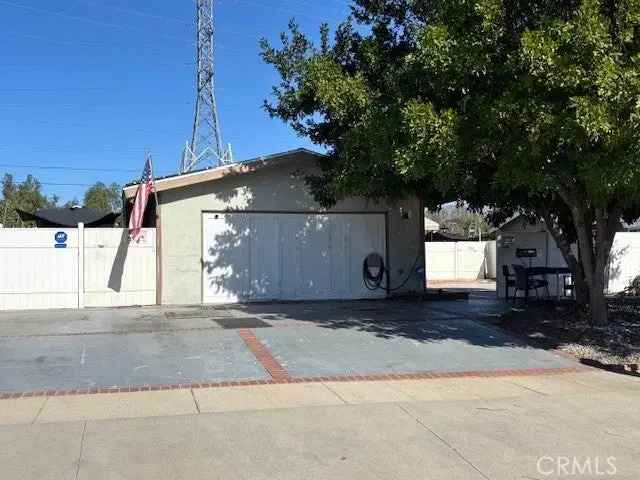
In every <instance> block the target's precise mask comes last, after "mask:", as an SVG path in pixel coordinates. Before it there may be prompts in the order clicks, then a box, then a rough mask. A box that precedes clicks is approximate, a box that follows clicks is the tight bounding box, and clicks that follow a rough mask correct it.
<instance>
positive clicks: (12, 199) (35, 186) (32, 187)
mask: <svg viewBox="0 0 640 480" xmlns="http://www.w3.org/2000/svg"><path fill="white" fill-rule="evenodd" d="M57 202H58V198H57V197H56V196H53V197H51V198H49V197H47V196H46V195H44V194H43V193H42V185H40V182H39V181H38V180H37V179H36V178H35V177H33V176H32V175H27V178H26V180H25V181H24V182H20V183H16V182H14V180H13V176H12V175H9V174H5V175H4V177H3V179H2V200H0V223H1V224H2V225H3V226H4V227H7V228H8V227H21V226H23V223H22V221H21V220H20V217H19V216H18V212H17V211H16V209H19V210H23V211H25V212H30V213H31V212H35V211H36V210H38V209H41V208H48V207H54V206H55V205H56V203H57ZM25 226H31V225H29V224H27V225H25Z"/></svg>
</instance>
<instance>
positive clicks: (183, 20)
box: [76, 0, 193, 27]
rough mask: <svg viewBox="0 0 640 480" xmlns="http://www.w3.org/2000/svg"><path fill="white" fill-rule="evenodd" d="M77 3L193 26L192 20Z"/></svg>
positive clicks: (80, 0) (95, 3)
mask: <svg viewBox="0 0 640 480" xmlns="http://www.w3.org/2000/svg"><path fill="white" fill-rule="evenodd" d="M76 1H79V2H80V3H84V4H85V5H91V6H93V7H98V8H103V9H106V10H112V11H115V12H122V13H130V14H131V15H138V16H140V17H146V18H153V19H155V20H162V21H166V22H175V23H179V24H180V25H186V26H189V27H191V26H193V20H192V19H189V20H187V19H182V18H176V17H167V16H164V15H157V14H155V13H148V12H143V11H141V10H134V9H133V8H123V7H118V6H116V5H107V4H105V3H104V2H94V1H91V0H76Z"/></svg>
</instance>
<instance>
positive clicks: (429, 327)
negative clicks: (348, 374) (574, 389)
mask: <svg viewBox="0 0 640 480" xmlns="http://www.w3.org/2000/svg"><path fill="white" fill-rule="evenodd" d="M494 303H495V305H492V307H493V308H490V309H484V310H482V309H480V310H482V311H481V312H478V310H479V307H478V306H476V305H475V304H474V302H473V301H465V300H458V301H446V302H429V301H423V300H420V299H419V298H415V299H412V300H408V299H396V300H394V299H388V300H359V301H323V302H290V303H287V302H284V303H283V302H278V303H247V304H240V305H233V306H226V307H209V308H212V309H213V310H216V309H233V310H235V311H236V314H237V315H242V316H247V317H249V316H250V317H256V318H260V319H262V320H265V321H267V322H268V323H270V324H271V325H273V326H274V327H276V328H278V327H283V328H284V327H296V326H309V325H312V326H316V327H320V328H325V329H331V330H353V331H357V332H363V333H369V334H373V335H375V336H376V337H378V338H383V339H394V338H406V339H410V340H413V341H416V342H419V343H425V344H426V343H434V342H444V341H448V340H453V341H461V342H465V343H467V344H470V345H477V346H483V347H521V348H522V347H527V346H528V345H527V343H526V342H524V341H523V340H522V339H519V338H517V337H514V336H512V335H509V334H507V333H506V332H504V331H501V330H500V329H498V328H496V327H495V326H492V325H490V324H488V323H486V322H482V321H477V320H480V319H481V318H483V316H485V315H498V312H499V311H500V310H501V309H502V310H504V308H505V305H504V304H502V303H500V302H494ZM213 316H215V313H213Z"/></svg>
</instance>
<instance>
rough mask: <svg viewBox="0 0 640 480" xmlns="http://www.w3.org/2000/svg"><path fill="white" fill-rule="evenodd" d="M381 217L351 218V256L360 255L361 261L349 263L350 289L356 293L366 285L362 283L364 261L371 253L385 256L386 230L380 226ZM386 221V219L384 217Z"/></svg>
mask: <svg viewBox="0 0 640 480" xmlns="http://www.w3.org/2000/svg"><path fill="white" fill-rule="evenodd" d="M378 221H380V219H378V218H376V217H373V216H369V215H361V216H353V217H351V218H349V223H348V228H349V233H348V238H347V241H348V248H349V256H350V257H359V258H360V261H359V262H350V264H349V267H350V268H349V291H350V294H351V295H355V294H356V293H357V292H359V291H361V290H362V289H363V288H364V286H363V283H362V261H363V260H364V258H365V257H366V256H367V255H369V254H370V253H378V254H380V255H382V257H383V258H384V257H385V251H386V249H385V243H386V241H385V238H386V237H385V231H384V229H381V228H378V226H377V223H378ZM382 221H384V219H382Z"/></svg>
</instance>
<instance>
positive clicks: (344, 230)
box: [203, 213, 386, 303]
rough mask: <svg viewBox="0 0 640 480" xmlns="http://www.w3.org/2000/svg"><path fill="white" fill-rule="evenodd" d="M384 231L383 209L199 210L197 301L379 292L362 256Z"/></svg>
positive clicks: (382, 246) (377, 247) (378, 245)
mask: <svg viewBox="0 0 640 480" xmlns="http://www.w3.org/2000/svg"><path fill="white" fill-rule="evenodd" d="M385 238H386V235H385V217H384V214H366V213H363V214H306V213H288V214H283V213H218V214H216V213H205V214H204V215H203V260H204V261H203V300H204V302H205V303H229V302H239V301H251V300H318V299H354V298H371V297H383V296H384V295H385V292H384V291H383V290H377V291H374V292H372V291H370V290H368V289H367V288H366V287H365V286H364V284H363V282H362V262H363V260H364V258H365V257H366V256H367V255H368V254H370V253H372V252H377V253H379V254H381V255H382V256H383V257H384V255H385V251H386V240H385Z"/></svg>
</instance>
